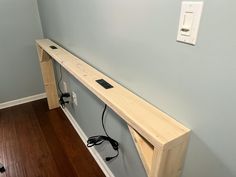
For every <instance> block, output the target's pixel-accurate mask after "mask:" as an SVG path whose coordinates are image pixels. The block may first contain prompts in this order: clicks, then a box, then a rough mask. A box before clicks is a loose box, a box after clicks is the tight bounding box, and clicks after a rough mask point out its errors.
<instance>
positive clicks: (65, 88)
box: [63, 81, 68, 92]
mask: <svg viewBox="0 0 236 177" xmlns="http://www.w3.org/2000/svg"><path fill="white" fill-rule="evenodd" d="M63 87H64V92H68V88H67V84H66V82H65V81H63Z"/></svg>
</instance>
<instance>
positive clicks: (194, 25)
mask: <svg viewBox="0 0 236 177" xmlns="http://www.w3.org/2000/svg"><path fill="white" fill-rule="evenodd" d="M203 4H204V3H203V1H199V2H196V1H193V2H192V1H183V2H182V7H181V14H180V20H179V29H178V35H177V41H179V42H183V43H187V44H191V45H195V44H196V41H197V35H198V30H199V24H200V20H201V14H202V9H203ZM190 15H191V16H190ZM183 30H187V31H186V32H184V31H183Z"/></svg>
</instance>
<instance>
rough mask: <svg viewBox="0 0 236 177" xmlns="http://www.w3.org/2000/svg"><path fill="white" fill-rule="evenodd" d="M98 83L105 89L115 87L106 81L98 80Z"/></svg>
mask: <svg viewBox="0 0 236 177" xmlns="http://www.w3.org/2000/svg"><path fill="white" fill-rule="evenodd" d="M96 82H97V83H98V84H100V85H101V86H102V87H103V88H105V89H110V88H113V86H112V85H111V84H109V83H108V82H107V81H105V80H104V79H98V80H96Z"/></svg>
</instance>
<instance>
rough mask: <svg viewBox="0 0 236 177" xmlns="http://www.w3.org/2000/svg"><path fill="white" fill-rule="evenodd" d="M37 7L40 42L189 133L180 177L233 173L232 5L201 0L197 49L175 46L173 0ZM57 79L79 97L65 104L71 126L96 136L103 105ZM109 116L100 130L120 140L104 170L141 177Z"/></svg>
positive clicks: (54, 0)
mask: <svg viewBox="0 0 236 177" xmlns="http://www.w3.org/2000/svg"><path fill="white" fill-rule="evenodd" d="M38 5H39V11H40V16H41V20H42V26H43V31H44V34H45V36H46V37H48V38H50V39H52V40H54V41H56V42H58V43H59V44H61V45H62V46H64V47H65V48H67V49H68V50H70V51H72V52H73V53H75V54H76V55H78V56H80V57H81V58H83V59H84V60H85V61H86V62H88V63H90V64H91V65H92V66H94V67H96V68H97V69H99V70H101V71H102V72H104V73H105V74H107V75H109V76H110V77H112V78H113V79H114V80H116V81H118V82H120V83H121V84H122V85H124V86H125V87H127V88H129V89H130V90H132V91H133V92H135V93H137V94H138V95H140V96H141V97H143V98H144V99H146V100H148V101H149V102H151V103H152V104H154V105H156V106H157V107H159V108H160V109H162V110H163V111H164V112H166V113H168V114H169V115H171V116H172V117H173V118H175V119H176V120H178V121H180V122H182V123H183V124H184V125H186V126H187V127H189V128H191V129H192V137H191V142H190V146H189V150H188V153H187V160H186V163H185V168H184V173H183V175H182V176H183V177H235V176H236V168H235V161H236V151H235V149H236V143H235V142H234V139H235V135H236V129H235V125H236V119H235V117H236V112H235V105H236V94H235V90H236V77H235V76H236V60H235V58H236V53H235V49H236V36H235V31H236V20H233V17H235V16H236V11H235V7H236V1H235V0H226V1H222V0H207V1H205V6H204V10H203V16H202V21H201V25H200V32H199V37H198V41H197V45H196V46H189V45H185V44H181V43H177V42H176V35H177V28H178V22H179V14H180V5H181V1H180V0H176V1H173V0H119V1H115V0H99V1H98V0H89V1H85V0H84V1H83V0H69V1H63V0H50V1H48V0H39V1H38ZM64 77H65V78H64V80H66V81H67V82H68V83H69V87H70V90H74V91H76V92H78V95H79V96H78V99H79V106H78V107H75V106H74V105H69V109H70V110H71V112H72V114H74V115H75V116H76V118H77V121H78V123H79V124H80V125H81V127H82V128H83V130H84V131H85V133H86V134H87V135H88V136H90V135H93V134H96V133H100V132H102V129H101V126H100V114H101V111H102V106H103V104H102V103H101V102H100V101H99V100H98V99H97V98H96V97H95V96H93V95H92V94H91V93H90V92H88V91H87V90H86V89H85V88H83V86H81V84H79V83H78V82H77V81H75V79H73V77H71V76H69V75H68V74H66V73H64ZM137 111H138V110H137ZM116 117H117V116H116V115H115V114H114V113H113V112H112V111H111V110H109V111H108V116H107V122H106V125H107V127H108V131H109V132H110V133H111V134H112V135H113V136H114V137H116V138H117V139H118V140H119V141H121V147H122V155H121V156H120V157H119V158H118V159H117V160H115V161H113V162H112V163H110V164H109V166H110V168H111V170H112V171H113V172H114V174H115V175H116V176H117V177H134V176H135V177H141V176H144V173H143V169H142V168H139V167H140V166H141V165H140V161H139V160H138V156H137V154H136V151H135V150H134V149H133V148H134V147H133V145H132V143H129V141H130V136H129V133H128V131H127V127H126V125H125V124H124V123H123V122H122V121H121V120H117V119H116ZM147 119H148V117H147ZM125 143H128V144H125ZM106 149H107V148H106ZM100 150H103V151H102V152H101V154H102V155H104V153H106V151H105V150H104V149H103V148H100ZM128 171H131V172H128Z"/></svg>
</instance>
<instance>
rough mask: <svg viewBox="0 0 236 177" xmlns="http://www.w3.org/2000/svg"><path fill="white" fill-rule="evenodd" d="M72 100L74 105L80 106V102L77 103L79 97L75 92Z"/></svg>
mask: <svg viewBox="0 0 236 177" xmlns="http://www.w3.org/2000/svg"><path fill="white" fill-rule="evenodd" d="M72 100H73V103H74V104H75V105H76V106H78V101H77V95H76V93H75V92H72Z"/></svg>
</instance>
